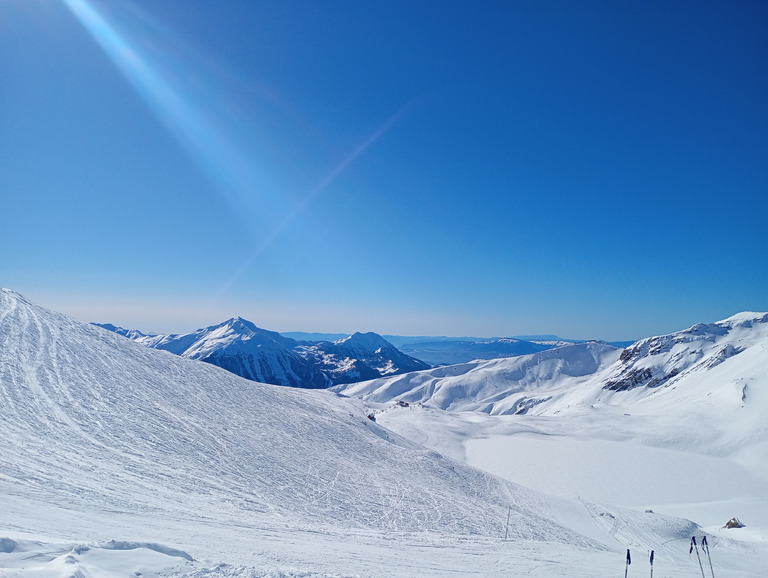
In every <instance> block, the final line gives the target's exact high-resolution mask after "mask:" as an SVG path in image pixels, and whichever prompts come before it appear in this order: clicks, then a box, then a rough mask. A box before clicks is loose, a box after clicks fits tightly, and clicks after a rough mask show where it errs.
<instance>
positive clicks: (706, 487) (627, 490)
mask: <svg viewBox="0 0 768 578" xmlns="http://www.w3.org/2000/svg"><path fill="white" fill-rule="evenodd" d="M336 389H337V390H338V391H342V392H344V393H345V394H347V395H350V396H351V399H352V400H356V401H357V403H359V404H360V405H361V407H362V408H365V409H366V410H367V411H373V412H375V414H376V419H377V421H378V423H382V424H384V425H386V426H387V427H388V428H390V429H392V430H394V431H396V432H398V433H400V434H401V435H403V436H406V437H408V438H409V439H412V440H414V441H418V442H419V443H421V444H423V445H425V446H427V447H431V448H435V449H437V450H439V451H440V452H441V453H444V454H445V455H450V456H453V457H455V458H457V459H461V460H463V461H465V462H467V463H469V464H472V465H475V466H477V467H480V468H482V469H485V470H486V471H489V472H492V473H495V474H497V475H499V476H501V477H504V478H506V479H508V480H511V481H515V482H517V483H520V484H524V485H526V486H528V487H535V488H538V489H541V490H542V491H546V492H549V493H552V494H554V495H559V496H562V497H566V498H576V497H579V498H581V499H587V500H599V501H608V502H611V503H615V504H621V505H624V506H627V507H631V508H637V509H638V510H641V511H645V510H646V509H651V510H653V511H655V512H664V513H667V514H674V515H679V516H684V517H687V518H689V519H695V520H697V521H699V522H701V523H702V524H704V525H705V526H706V529H707V531H709V532H712V533H713V534H715V535H717V536H718V538H723V539H724V538H726V537H729V538H732V537H737V538H739V539H741V540H743V541H744V542H743V547H744V548H745V556H747V559H749V560H750V563H751V564H753V570H752V573H751V575H754V576H761V575H765V574H768V558H767V556H766V555H767V554H768V552H767V551H766V545H768V493H766V491H765V489H766V487H768V427H766V416H767V415H768V315H766V314H764V313H749V312H747V313H741V314H738V315H735V316H733V317H730V318H728V319H725V320H723V321H720V322H717V323H710V324H698V325H695V326H693V327H691V328H690V329H687V330H684V331H680V332H676V333H672V334H670V335H664V336H659V337H652V338H648V339H644V340H641V341H639V342H637V343H636V344H634V345H632V346H630V347H628V348H627V349H624V350H619V349H614V348H611V347H610V346H607V345H605V344H599V343H588V344H583V345H572V346H566V347H561V348H558V349H553V350H550V351H546V352H543V353H539V354H534V355H530V356H525V357H521V358H515V359H505V360H496V361H494V362H473V363H470V364H461V365H456V366H450V367H443V368H439V369H434V370H429V371H423V372H417V373H412V374H407V375H402V376H397V377H392V378H389V379H378V380H373V381H369V382H365V383H359V384H352V385H350V386H346V387H339V388H336ZM396 400H401V401H403V402H418V403H410V405H409V406H408V407H402V405H398V404H396V403H393V402H394V401H396ZM445 410H448V411H445ZM521 466H522V467H521ZM732 517H739V518H740V519H742V521H746V523H747V527H746V528H744V529H741V530H726V529H724V528H723V525H724V524H725V522H726V521H727V520H729V519H730V518H732ZM758 568H759V569H758ZM697 570H698V568H697ZM715 570H716V571H717V570H718V568H717V566H715ZM732 571H733V569H731V571H730V572H728V571H726V572H722V573H723V574H730V573H731V572H732ZM720 574H721V572H718V575H720Z"/></svg>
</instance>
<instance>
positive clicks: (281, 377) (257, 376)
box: [99, 317, 332, 388]
mask: <svg viewBox="0 0 768 578" xmlns="http://www.w3.org/2000/svg"><path fill="white" fill-rule="evenodd" d="M99 326H100V327H103V328H104V329H109V330H110V331H113V332H115V333H118V334H119V335H123V336H124V337H128V338H129V339H133V340H134V341H137V342H139V343H141V344H143V345H146V346H147V347H152V348H155V349H163V350H165V351H170V352H171V353H174V354H176V355H181V356H182V357H188V358H189V359H198V360H200V361H205V362H207V363H211V364H213V365H217V366H219V367H223V368H224V369H226V370H227V371H231V372H232V373H235V374H236V375H239V376H241V377H245V378H246V379H251V380H253V381H259V382H262V383H272V384H275V385H289V386H294V387H306V388H325V387H328V386H329V385H331V384H332V382H331V381H330V380H329V379H328V377H327V376H326V375H325V374H324V373H323V372H322V371H321V370H319V369H318V368H317V367H315V365H314V364H313V363H311V362H308V361H307V360H305V359H304V358H303V357H301V356H300V355H298V354H296V353H295V352H294V351H293V348H294V347H295V345H296V342H295V341H294V340H292V339H288V338H286V337H283V336H281V335H280V334H279V333H276V332H274V331H268V330H266V329H261V328H260V327H257V326H256V325H254V324H253V323H251V322H250V321H248V320H246V319H243V318H241V317H235V318H232V319H229V320H227V321H225V322H224V323H220V324H219V325H213V326H211V327H205V328H203V329H198V330H197V331H193V332H192V333H185V334H181V335H178V334H173V335H145V334H143V333H141V332H140V331H136V330H127V329H123V328H121V327H115V326H114V325H111V324H103V325H99Z"/></svg>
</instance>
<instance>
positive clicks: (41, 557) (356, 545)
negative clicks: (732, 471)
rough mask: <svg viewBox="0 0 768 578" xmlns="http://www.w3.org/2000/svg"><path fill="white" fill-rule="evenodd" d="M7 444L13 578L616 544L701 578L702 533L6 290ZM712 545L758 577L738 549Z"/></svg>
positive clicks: (327, 571) (473, 555)
mask: <svg viewBox="0 0 768 578" xmlns="http://www.w3.org/2000/svg"><path fill="white" fill-rule="evenodd" d="M0 439H2V440H3V448H2V449H3V451H2V452H0V492H1V493H2V497H3V499H2V500H1V501H0V575H2V576H66V577H69V576H83V577H87V576H126V575H135V573H136V572H141V573H142V575H143V576H182V575H185V576H186V575H188V576H207V577H217V576H264V575H267V576H326V575H327V576H347V575H362V576H413V575H416V574H421V575H425V576H441V575H451V574H453V575H461V576H471V575H475V576H489V575H495V574H504V573H506V574H509V575H520V574H525V573H527V574H532V575H539V576H612V575H615V574H616V568H617V567H619V568H622V567H623V552H624V548H625V547H627V546H628V545H631V546H632V547H635V548H637V549H638V551H642V550H643V549H649V548H651V547H654V546H655V545H656V544H657V543H659V544H660V546H658V547H657V548H656V549H657V560H658V561H657V564H658V567H659V571H658V572H657V574H656V575H657V576H664V575H669V576H672V575H674V576H694V575H695V573H693V572H692V570H693V567H691V566H690V564H689V562H690V561H689V560H688V558H687V554H683V553H682V551H681V549H680V548H675V547H672V546H669V547H668V546H665V545H664V544H662V542H666V543H667V544H670V543H672V544H674V542H676V541H680V540H685V539H686V538H687V537H688V536H689V535H690V534H691V533H694V532H700V529H699V528H698V527H697V526H696V525H695V524H693V523H691V522H688V521H686V520H682V519H679V518H672V517H668V516H663V515H658V514H651V513H645V512H639V511H632V510H626V509H622V508H613V507H606V506H599V505H596V504H594V503H590V502H582V501H578V500H564V499H560V498H552V497H547V496H545V495H542V494H538V493H536V492H533V491H531V490H528V489H525V488H523V487H521V486H517V485H515V484H512V483H510V482H506V481H504V480H502V479H501V478H499V477H496V476H493V475H490V474H487V473H484V472H482V471H480V470H477V469H474V468H472V467H469V466H467V465H464V464H462V463H461V462H459V461H455V460H452V459H449V458H446V457H443V456H442V455H441V454H439V453H437V452H435V451H432V450H427V449H424V448H423V447H421V446H419V445H416V444H415V443H413V442H410V441H407V440H406V439H404V438H401V437H398V436H397V435H395V434H393V433H391V432H390V431H388V430H386V429H384V428H382V427H380V426H378V425H376V424H374V423H372V422H371V421H369V420H368V419H367V418H366V417H365V414H364V413H362V412H361V411H360V409H359V408H358V406H357V405H355V404H354V403H352V402H351V401H349V400H344V399H340V398H339V397H337V396H336V395H334V394H333V393H331V392H327V391H309V390H294V389H289V388H283V387H277V386H268V385H264V384H259V383H254V382H251V381H247V380H245V379H241V378H238V377H236V376H234V375H232V374H229V373H228V372H226V371H224V370H221V369H219V368H216V367H213V366H210V365H207V364H204V363H201V362H196V361H193V360H187V359H183V358H180V357H177V356H174V355H172V354H170V353H167V352H163V351H156V350H152V349H148V348H145V347H144V346H142V345H139V344H135V343H131V342H130V341H128V340H126V339H124V338H123V337H121V336H118V335H115V334H112V333H110V332H108V331H106V330H102V329H99V328H97V327H94V326H90V325H86V324H83V323H80V322H77V321H74V320H72V319H69V318H67V317H66V316H63V315H60V314H57V313H54V312H51V311H48V310H46V309H44V308H41V307H38V306H35V305H33V304H31V303H29V302H27V301H26V300H25V299H24V298H23V297H21V296H20V295H18V294H15V293H13V292H10V291H7V290H2V291H0ZM508 514H509V516H510V523H509V528H508V531H509V541H508V542H503V541H502V540H501V538H502V537H503V535H504V531H505V521H506V519H507V515H508ZM607 520H611V523H610V524H607V523H606V521H607ZM719 549H720V550H719V551H720V552H722V553H723V554H724V555H723V556H721V560H725V561H726V563H727V564H728V566H727V567H728V569H729V570H730V574H729V575H731V576H750V575H752V574H750V572H751V570H750V568H751V566H749V564H747V563H746V562H744V561H743V560H744V557H743V552H744V551H743V546H742V545H741V544H739V543H736V542H731V541H729V540H721V541H720V543H719ZM721 563H722V562H721ZM696 570H697V569H696ZM665 572H668V573H667V574H665Z"/></svg>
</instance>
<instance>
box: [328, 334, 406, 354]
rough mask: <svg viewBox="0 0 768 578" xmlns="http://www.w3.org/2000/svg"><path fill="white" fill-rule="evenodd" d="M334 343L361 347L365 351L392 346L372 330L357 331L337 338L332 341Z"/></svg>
mask: <svg viewBox="0 0 768 578" xmlns="http://www.w3.org/2000/svg"><path fill="white" fill-rule="evenodd" d="M334 344H336V345H341V346H345V347H354V348H362V349H365V350H367V351H376V350H377V349H379V348H381V347H393V346H392V344H391V343H390V342H389V341H387V340H386V339H384V338H383V337H382V336H381V335H379V334H378V333H374V332H373V331H369V332H367V333H361V332H359V331H357V332H355V333H353V334H352V335H350V336H349V337H345V338H343V339H337V340H336V341H334Z"/></svg>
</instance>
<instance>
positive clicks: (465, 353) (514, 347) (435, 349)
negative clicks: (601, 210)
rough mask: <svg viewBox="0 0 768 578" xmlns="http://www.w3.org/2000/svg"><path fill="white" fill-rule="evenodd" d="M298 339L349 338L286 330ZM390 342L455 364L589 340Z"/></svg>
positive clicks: (391, 338)
mask: <svg viewBox="0 0 768 578" xmlns="http://www.w3.org/2000/svg"><path fill="white" fill-rule="evenodd" d="M281 335H283V336H284V337H291V338H293V339H296V340H324V341H332V340H336V339H340V338H343V337H345V335H344V334H338V333H301V332H292V333H282V334H281ZM383 337H384V339H386V340H387V341H388V342H389V343H391V344H392V345H394V346H395V347H397V348H398V349H399V350H400V351H402V352H403V353H405V354H407V355H410V356H411V357H415V358H416V359H420V360H422V361H425V362H427V363H429V364H430V365H454V364H456V363H467V362H469V361H473V360H475V359H498V358H500V357H517V356H519V355H527V354H530V353H536V352H538V351H546V350H547V349H552V348H554V347H560V346H561V345H568V344H572V343H586V340H580V339H565V338H562V337H558V336H557V335H518V336H515V337H433V336H426V335H422V336H403V335H384V336H383ZM608 343H609V345H613V346H614V347H621V348H624V347H629V346H630V345H632V344H633V343H634V341H611V342H608Z"/></svg>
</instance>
